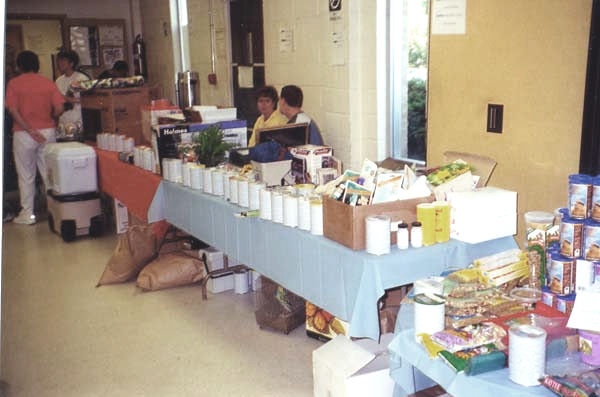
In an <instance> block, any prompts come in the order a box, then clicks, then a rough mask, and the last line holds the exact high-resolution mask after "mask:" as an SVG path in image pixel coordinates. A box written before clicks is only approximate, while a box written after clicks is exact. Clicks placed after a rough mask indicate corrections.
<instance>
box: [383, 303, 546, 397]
mask: <svg viewBox="0 0 600 397" xmlns="http://www.w3.org/2000/svg"><path fill="white" fill-rule="evenodd" d="M413 315H414V305H412V304H406V305H402V307H401V309H400V312H399V313H398V319H397V321H396V331H395V334H396V336H395V337H394V339H393V340H392V342H391V343H390V345H389V346H388V350H389V351H390V376H391V377H392V378H393V379H394V381H395V382H396V384H397V386H396V390H395V393H394V397H400V396H404V395H406V394H410V393H414V392H415V384H414V383H415V382H416V383H419V381H421V382H420V383H422V384H425V382H424V381H423V377H422V375H421V373H422V374H424V375H425V376H427V377H429V378H430V379H431V380H433V381H434V382H435V383H437V384H439V385H440V386H442V387H443V388H444V389H445V390H446V391H447V392H448V393H450V394H451V395H452V396H454V397H472V396H503V397H504V396H514V397H552V396H554V395H555V394H554V393H552V392H551V391H550V390H548V389H546V388H545V387H543V386H535V387H524V386H520V385H518V384H516V383H513V382H512V381H511V380H510V379H508V368H504V369H501V370H498V371H492V372H486V373H484V374H480V375H476V376H466V375H465V374H456V373H455V372H454V371H453V370H452V369H451V368H450V367H449V366H448V365H446V364H445V363H444V362H442V360H440V359H437V360H432V359H430V358H429V356H428V355H427V353H426V351H425V349H424V348H423V347H422V346H421V345H420V344H418V343H417V342H416V341H415V336H414V329H413ZM415 368H416V369H418V370H419V371H420V373H418V372H417V371H415V372H413V371H414V369H415ZM417 388H421V387H417Z"/></svg>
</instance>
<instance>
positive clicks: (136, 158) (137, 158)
mask: <svg viewBox="0 0 600 397" xmlns="http://www.w3.org/2000/svg"><path fill="white" fill-rule="evenodd" d="M133 165H135V166H136V167H139V166H140V147H139V146H136V147H134V148H133Z"/></svg>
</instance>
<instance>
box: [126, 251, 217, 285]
mask: <svg viewBox="0 0 600 397" xmlns="http://www.w3.org/2000/svg"><path fill="white" fill-rule="evenodd" d="M205 274H206V273H205V271H204V264H203V263H202V261H201V260H199V259H196V258H193V257H191V256H187V255H185V254H180V253H170V254H164V255H160V256H159V257H158V258H156V259H155V260H153V261H152V262H150V263H149V264H148V266H146V267H145V268H144V269H143V270H142V271H141V272H140V275H139V276H138V279H137V286H138V287H140V288H142V289H144V290H149V291H156V290H159V289H164V288H171V287H178V286H181V285H187V284H191V283H195V282H197V281H199V280H201V279H202V278H203V277H204V275H205Z"/></svg>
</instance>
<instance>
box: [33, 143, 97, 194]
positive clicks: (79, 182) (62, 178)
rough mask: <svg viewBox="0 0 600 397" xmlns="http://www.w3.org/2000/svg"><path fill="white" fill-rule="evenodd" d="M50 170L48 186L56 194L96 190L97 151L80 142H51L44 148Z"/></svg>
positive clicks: (47, 166)
mask: <svg viewBox="0 0 600 397" xmlns="http://www.w3.org/2000/svg"><path fill="white" fill-rule="evenodd" d="M44 158H45V160H46V168H47V170H48V184H49V186H47V187H46V188H47V189H48V190H52V191H54V193H56V194H77V193H87V192H95V191H96V190H97V189H98V178H97V176H96V152H95V151H94V149H93V148H92V147H91V146H88V145H85V144H83V143H80V142H63V143H49V144H47V145H46V147H45V148H44Z"/></svg>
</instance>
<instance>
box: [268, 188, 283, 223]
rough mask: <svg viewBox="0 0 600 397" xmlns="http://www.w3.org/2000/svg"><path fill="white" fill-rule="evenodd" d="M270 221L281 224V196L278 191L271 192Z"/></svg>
mask: <svg viewBox="0 0 600 397" xmlns="http://www.w3.org/2000/svg"><path fill="white" fill-rule="evenodd" d="M271 220H272V221H273V222H275V223H283V194H282V193H281V192H280V191H279V190H273V191H272V192H271Z"/></svg>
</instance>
